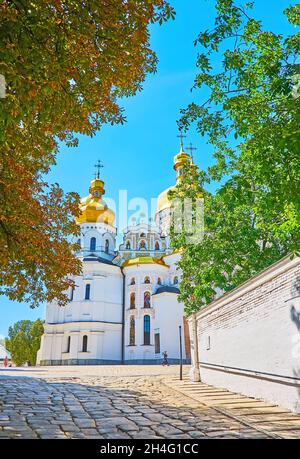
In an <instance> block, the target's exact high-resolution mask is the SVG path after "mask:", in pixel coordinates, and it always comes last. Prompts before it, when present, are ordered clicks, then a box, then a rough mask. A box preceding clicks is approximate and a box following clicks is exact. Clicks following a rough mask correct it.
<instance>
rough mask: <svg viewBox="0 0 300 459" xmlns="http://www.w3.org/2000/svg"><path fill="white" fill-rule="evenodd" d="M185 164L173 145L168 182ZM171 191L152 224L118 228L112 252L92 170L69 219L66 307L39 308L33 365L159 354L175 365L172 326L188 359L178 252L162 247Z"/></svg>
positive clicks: (156, 358) (139, 360) (110, 224)
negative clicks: (76, 234)
mask: <svg viewBox="0 0 300 459" xmlns="http://www.w3.org/2000/svg"><path fill="white" fill-rule="evenodd" d="M190 161H191V157H190V156H189V155H188V154H187V153H185V152H184V151H183V148H181V150H180V152H179V154H178V155H176V156H175V158H174V169H175V171H176V175H177V177H176V180H180V176H181V172H182V168H183V166H184V164H185V163H186V162H190ZM174 186H175V185H174ZM171 188H172V187H171ZM171 188H168V189H167V190H165V191H163V192H162V193H161V194H160V195H159V197H158V207H157V212H156V215H155V222H153V223H151V225H150V224H149V225H148V224H146V223H139V224H135V225H132V226H129V227H128V228H126V229H125V230H124V241H123V243H122V244H121V245H120V247H119V250H117V248H116V235H117V229H116V227H115V214H114V212H113V211H112V210H111V209H109V208H108V206H107V204H106V203H105V201H104V199H103V195H104V193H105V191H104V182H103V181H102V180H101V179H100V175H99V173H98V176H97V177H96V178H95V179H94V180H92V182H91V185H90V189H89V195H88V196H87V197H86V198H83V199H82V200H81V204H80V210H81V214H80V216H79V218H78V219H77V223H78V224H79V225H80V229H81V236H80V239H79V240H78V243H79V244H80V247H81V249H80V251H79V252H78V254H77V256H78V257H79V258H80V260H81V261H82V272H81V275H79V276H75V277H74V281H75V288H74V289H72V290H71V291H70V292H69V300H70V301H69V303H68V304H67V306H65V307H60V306H58V305H57V304H56V303H51V304H48V305H47V307H46V319H45V325H44V326H45V332H44V335H43V337H42V341H41V348H40V350H39V352H38V357H37V363H38V364H39V365H88V364H90V365H98V364H121V363H124V364H145V363H149V364H154V363H161V361H162V353H163V352H165V351H166V352H167V355H168V360H169V363H178V362H179V358H180V346H179V327H180V326H181V330H182V349H183V361H184V362H186V363H187V362H189V361H190V345H189V331H188V325H187V322H186V320H185V318H184V307H183V304H182V303H180V302H179V301H178V294H179V293H180V291H179V283H180V271H179V270H178V268H177V262H178V260H179V258H180V256H181V255H180V252H173V251H172V249H171V248H170V238H169V228H170V217H171V204H170V201H169V199H168V191H169V190H170V189H171Z"/></svg>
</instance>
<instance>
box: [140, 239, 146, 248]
mask: <svg viewBox="0 0 300 459" xmlns="http://www.w3.org/2000/svg"><path fill="white" fill-rule="evenodd" d="M140 250H146V242H145V241H144V240H142V241H141V242H140Z"/></svg>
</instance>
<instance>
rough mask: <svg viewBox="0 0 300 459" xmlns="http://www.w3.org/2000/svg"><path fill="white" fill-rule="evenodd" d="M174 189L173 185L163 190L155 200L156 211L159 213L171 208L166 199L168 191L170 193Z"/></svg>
mask: <svg viewBox="0 0 300 459" xmlns="http://www.w3.org/2000/svg"><path fill="white" fill-rule="evenodd" d="M174 189H175V185H173V186H170V187H169V188H167V189H166V190H164V191H163V192H162V193H160V195H159V196H158V198H157V211H158V212H160V211H162V210H165V209H168V208H169V207H171V203H170V200H169V198H168V193H169V191H172V190H174Z"/></svg>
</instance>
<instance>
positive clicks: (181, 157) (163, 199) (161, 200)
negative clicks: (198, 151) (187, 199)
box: [157, 147, 192, 212]
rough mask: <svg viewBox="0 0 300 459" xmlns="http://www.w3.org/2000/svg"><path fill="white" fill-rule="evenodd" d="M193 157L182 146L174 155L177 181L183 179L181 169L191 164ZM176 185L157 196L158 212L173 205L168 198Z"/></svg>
mask: <svg viewBox="0 0 300 459" xmlns="http://www.w3.org/2000/svg"><path fill="white" fill-rule="evenodd" d="M191 162H192V158H191V157H190V155H189V154H188V153H186V152H185V151H184V150H183V148H182V147H181V148H180V152H179V153H178V154H177V155H176V156H174V166H173V169H174V170H175V171H176V182H178V181H180V179H181V171H182V169H183V167H184V166H185V165H187V164H191ZM175 187H176V185H173V186H170V187H169V188H167V189H166V190H164V191H163V192H162V193H160V195H159V196H158V198H157V212H161V211H162V210H165V209H168V208H170V207H171V202H170V200H169V198H168V193H169V191H172V190H174V189H175Z"/></svg>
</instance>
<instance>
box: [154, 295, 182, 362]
mask: <svg viewBox="0 0 300 459" xmlns="http://www.w3.org/2000/svg"><path fill="white" fill-rule="evenodd" d="M177 298H178V295H176V294H174V293H166V292H165V293H160V294H159V295H154V296H153V303H154V308H155V323H154V328H157V329H159V333H160V348H161V352H164V351H167V353H168V357H169V358H170V359H179V358H180V346H179V326H180V325H181V330H182V350H183V359H185V358H186V355H185V346H184V327H183V314H184V306H183V304H182V303H179V302H178V300H177ZM160 357H161V355H160Z"/></svg>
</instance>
